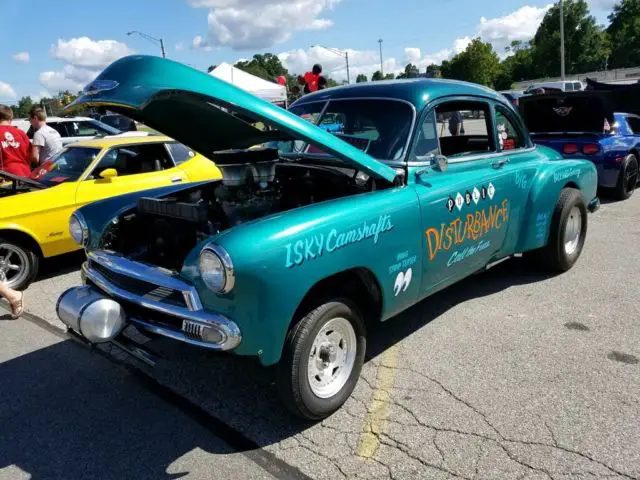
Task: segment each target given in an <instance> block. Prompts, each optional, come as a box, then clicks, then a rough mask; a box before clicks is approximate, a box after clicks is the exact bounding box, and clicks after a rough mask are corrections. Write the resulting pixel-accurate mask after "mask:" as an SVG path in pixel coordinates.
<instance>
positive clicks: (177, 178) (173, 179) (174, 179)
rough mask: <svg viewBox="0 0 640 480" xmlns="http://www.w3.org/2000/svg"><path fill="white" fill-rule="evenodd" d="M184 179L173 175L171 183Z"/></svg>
mask: <svg viewBox="0 0 640 480" xmlns="http://www.w3.org/2000/svg"><path fill="white" fill-rule="evenodd" d="M183 180H184V179H183V178H182V177H173V178H172V179H171V183H180V182H182V181H183Z"/></svg>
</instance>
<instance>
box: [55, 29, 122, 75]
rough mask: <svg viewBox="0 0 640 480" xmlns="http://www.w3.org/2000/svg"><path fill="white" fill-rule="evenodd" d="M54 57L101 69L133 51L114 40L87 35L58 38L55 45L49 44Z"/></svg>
mask: <svg viewBox="0 0 640 480" xmlns="http://www.w3.org/2000/svg"><path fill="white" fill-rule="evenodd" d="M51 52H52V54H53V56H54V57H55V58H57V59H58V60H62V61H63V62H65V63H68V64H70V65H75V66H78V67H87V68H93V69H102V68H105V67H106V66H107V65H109V64H110V63H112V62H113V61H115V60H117V59H119V58H121V57H124V56H126V55H130V54H131V53H133V51H132V50H131V49H130V48H129V47H128V46H127V45H126V44H125V43H121V42H117V41H116V40H91V39H90V38H89V37H79V38H72V39H71V40H63V39H58V43H57V45H52V46H51Z"/></svg>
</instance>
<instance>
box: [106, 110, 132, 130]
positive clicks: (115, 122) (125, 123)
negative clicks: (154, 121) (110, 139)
mask: <svg viewBox="0 0 640 480" xmlns="http://www.w3.org/2000/svg"><path fill="white" fill-rule="evenodd" d="M98 120H100V121H101V122H102V123H104V124H106V125H109V126H110V127H113V128H115V129H117V130H119V131H121V132H136V131H138V127H137V126H136V122H135V121H134V120H133V119H131V118H129V117H125V116H124V115H118V114H115V113H108V114H106V115H101V116H100V118H99V119H98Z"/></svg>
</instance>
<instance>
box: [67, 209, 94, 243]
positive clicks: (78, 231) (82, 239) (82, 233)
mask: <svg viewBox="0 0 640 480" xmlns="http://www.w3.org/2000/svg"><path fill="white" fill-rule="evenodd" d="M69 234H70V235H71V238H73V241H74V242H76V243H77V244H78V245H80V246H81V247H86V246H87V244H88V243H89V228H88V227H87V224H86V222H85V221H84V217H83V216H82V214H81V213H79V212H75V213H74V214H73V215H71V218H70V219H69Z"/></svg>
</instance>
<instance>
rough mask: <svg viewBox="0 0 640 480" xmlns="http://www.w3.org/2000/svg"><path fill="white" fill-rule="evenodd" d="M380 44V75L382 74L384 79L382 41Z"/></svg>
mask: <svg viewBox="0 0 640 480" xmlns="http://www.w3.org/2000/svg"><path fill="white" fill-rule="evenodd" d="M378 43H379V44H380V73H381V74H382V78H384V69H383V68H382V39H380V40H378Z"/></svg>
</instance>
